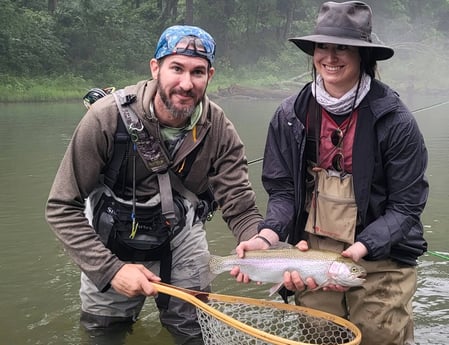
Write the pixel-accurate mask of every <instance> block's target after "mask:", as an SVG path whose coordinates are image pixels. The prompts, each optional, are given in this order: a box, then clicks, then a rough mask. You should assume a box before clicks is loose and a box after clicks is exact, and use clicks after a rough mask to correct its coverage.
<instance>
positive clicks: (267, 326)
mask: <svg viewBox="0 0 449 345" xmlns="http://www.w3.org/2000/svg"><path fill="white" fill-rule="evenodd" d="M207 304H208V305H210V306H211V307H213V308H215V309H217V310H219V311H220V312H222V313H224V314H226V315H228V316H230V317H232V318H234V319H236V320H238V321H241V322H243V323H245V324H246V325H249V326H251V327H254V328H255V329H257V330H260V331H264V332H267V333H269V334H272V335H275V336H277V337H281V338H284V339H288V340H289V341H290V342H289V343H291V344H321V345H331V344H332V345H335V344H351V345H357V344H359V343H360V342H359V341H357V339H356V338H357V334H356V332H354V331H353V330H352V329H351V328H348V324H346V325H343V324H341V323H340V324H339V323H338V321H337V322H336V320H335V319H333V318H332V317H330V318H323V315H325V314H318V315H314V314H313V313H308V312H307V310H306V309H307V308H300V307H297V308H296V309H294V308H290V309H289V310H283V309H277V308H274V307H273V305H265V306H263V305H251V304H247V303H235V302H224V301H216V300H209V301H208V302H207ZM279 304H282V303H279ZM197 314H198V319H199V323H200V326H201V330H202V332H203V340H204V342H205V344H206V345H220V344H223V345H233V344H235V345H245V344H251V345H256V344H257V345H261V344H281V342H279V343H277V342H267V341H266V340H263V339H261V338H259V337H256V336H255V335H251V334H248V333H246V332H243V331H240V330H239V329H237V328H235V327H233V326H230V325H228V324H226V323H224V322H222V321H220V320H218V319H216V318H215V317H214V316H212V315H210V314H209V313H207V312H205V311H203V310H201V309H199V308H197ZM329 315H330V314H329ZM338 319H339V318H338ZM354 327H355V326H354ZM356 330H357V329H356ZM282 344H285V342H282Z"/></svg>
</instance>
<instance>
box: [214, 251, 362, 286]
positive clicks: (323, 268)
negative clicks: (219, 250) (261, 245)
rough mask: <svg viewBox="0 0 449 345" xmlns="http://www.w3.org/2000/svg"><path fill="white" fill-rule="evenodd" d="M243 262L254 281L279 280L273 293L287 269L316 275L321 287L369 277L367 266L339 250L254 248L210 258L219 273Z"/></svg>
mask: <svg viewBox="0 0 449 345" xmlns="http://www.w3.org/2000/svg"><path fill="white" fill-rule="evenodd" d="M234 266H239V267H240V271H241V272H242V273H245V274H247V275H248V277H249V278H250V279H251V280H252V281H256V282H262V283H268V282H271V283H276V285H275V286H273V288H272V289H270V293H271V294H274V293H275V292H276V291H277V290H279V288H280V287H281V286H282V284H283V281H284V279H283V274H284V272H286V271H290V272H291V271H297V272H298V273H299V275H300V276H301V278H302V279H303V280H305V279H306V278H308V277H311V278H313V279H315V282H316V283H317V284H318V288H322V287H324V286H327V285H330V284H338V285H341V286H349V287H350V286H358V285H361V284H362V283H363V282H364V281H365V279H363V277H364V276H365V275H366V270H365V269H364V268H363V267H362V266H360V265H357V264H356V263H354V261H352V260H351V259H349V258H345V257H343V256H341V255H340V254H339V253H335V252H331V251H323V250H314V249H309V250H307V251H305V252H303V251H300V250H299V249H297V248H289V249H268V250H253V251H247V252H245V257H244V258H243V259H241V258H239V257H238V256H237V255H229V256H215V255H212V256H211V257H210V259H209V268H210V271H211V273H212V274H214V275H218V274H220V273H222V272H226V271H230V270H231V269H232V268H233V267H234Z"/></svg>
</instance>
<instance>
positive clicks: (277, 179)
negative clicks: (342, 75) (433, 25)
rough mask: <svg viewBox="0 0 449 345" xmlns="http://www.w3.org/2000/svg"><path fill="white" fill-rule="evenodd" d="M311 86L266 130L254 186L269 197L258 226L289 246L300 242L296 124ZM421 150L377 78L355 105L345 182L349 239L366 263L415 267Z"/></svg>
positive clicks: (300, 153) (301, 150) (301, 153)
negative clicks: (350, 189)
mask: <svg viewBox="0 0 449 345" xmlns="http://www.w3.org/2000/svg"><path fill="white" fill-rule="evenodd" d="M311 97H312V95H311V84H308V85H306V86H305V87H304V88H303V89H302V91H301V92H300V93H299V95H295V96H292V97H289V98H287V99H286V100H284V101H283V102H282V103H281V105H280V106H279V107H278V109H277V110H276V112H275V114H274V116H273V118H272V120H271V122H270V125H269V130H268V137H267V141H266V146H265V154H264V163H263V171H262V182H263V185H264V187H265V189H266V191H267V192H268V194H269V201H268V207H267V215H266V218H265V220H264V221H263V222H262V223H261V224H260V225H259V229H261V228H265V227H267V228H270V229H273V230H274V231H276V232H277V233H278V234H279V236H280V238H281V239H286V238H287V237H288V241H289V242H290V243H292V244H296V243H297V242H298V241H299V240H301V239H306V238H307V233H306V232H305V231H304V225H305V222H306V220H307V213H306V212H305V211H304V200H305V188H304V187H305V186H304V181H305V170H306V163H305V143H306V140H305V139H306V137H305V133H306V129H305V126H304V123H305V119H306V114H307V111H308V109H307V104H308V101H309V99H311ZM426 167H427V150H426V147H425V144H424V139H423V136H422V134H421V132H420V130H419V128H418V125H417V123H416V120H415V119H414V117H413V115H412V114H411V113H410V111H409V110H408V109H407V108H406V107H405V106H404V104H403V103H402V102H401V100H400V99H399V97H398V96H397V94H395V93H394V92H393V91H392V90H391V89H390V88H389V87H388V86H386V85H384V84H382V83H381V82H379V81H377V80H373V81H372V83H371V90H370V91H369V93H368V94H367V96H366V97H365V98H364V99H363V101H362V102H361V104H360V106H359V116H358V121H357V128H356V134H355V138H354V145H353V178H354V190H355V197H356V203H357V207H358V217H359V219H361V225H360V226H358V228H357V234H356V241H360V242H361V243H363V244H364V245H365V246H366V247H367V249H368V255H367V256H366V257H365V259H367V260H381V259H387V258H391V259H393V260H396V261H398V262H400V263H403V264H406V265H416V264H417V258H418V257H419V256H420V255H422V254H423V253H424V252H425V251H426V249H427V243H426V241H425V240H424V237H423V226H422V224H421V221H420V216H421V213H422V212H423V209H424V206H425V204H426V201H427V196H428V189H429V186H428V182H427V179H426V177H425V175H424V173H425V170H426Z"/></svg>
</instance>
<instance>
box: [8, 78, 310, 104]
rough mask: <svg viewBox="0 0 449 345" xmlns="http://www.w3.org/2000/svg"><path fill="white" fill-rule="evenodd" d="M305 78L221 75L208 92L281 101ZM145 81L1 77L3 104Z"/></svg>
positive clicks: (62, 97)
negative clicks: (248, 77) (99, 81)
mask: <svg viewBox="0 0 449 345" xmlns="http://www.w3.org/2000/svg"><path fill="white" fill-rule="evenodd" d="M302 78H304V76H299V77H297V78H293V79H290V80H282V79H281V77H280V76H278V77H273V76H266V75H264V76H262V77H260V78H257V77H255V78H253V79H242V78H235V77H233V76H231V75H226V74H222V75H221V76H216V77H214V78H213V80H212V81H211V82H210V83H209V86H208V90H207V93H208V95H209V96H210V97H211V98H213V99H214V98H223V97H247V98H258V99H266V98H268V99H279V98H284V97H286V96H288V95H290V94H291V93H293V92H294V91H295V90H298V89H299V88H300V87H301V86H302V85H303V84H304V81H303V80H300V79H302ZM142 79H144V77H141V76H126V77H122V78H117V80H115V81H114V82H113V83H108V82H105V83H104V82H102V83H98V82H95V81H92V80H86V79H83V78H82V77H78V76H74V75H71V74H68V75H62V76H56V77H34V78H26V77H13V76H2V82H1V83H0V103H12V102H14V103H17V102H55V101H72V100H80V99H81V98H82V97H83V96H84V95H85V94H86V93H87V91H88V90H89V89H91V88H93V87H100V88H104V87H108V86H114V87H115V88H117V89H118V88H122V87H125V86H126V85H132V84H135V83H136V82H138V81H139V80H142ZM103 83H104V85H103ZM260 85H263V87H261V86H260Z"/></svg>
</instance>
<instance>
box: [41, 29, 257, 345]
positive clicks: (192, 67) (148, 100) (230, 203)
mask: <svg viewBox="0 0 449 345" xmlns="http://www.w3.org/2000/svg"><path fill="white" fill-rule="evenodd" d="M214 58H215V42H214V40H213V38H212V37H211V36H210V35H209V34H208V33H207V32H205V31H204V30H202V29H200V28H198V27H193V26H173V27H170V28H168V29H166V30H165V31H164V32H163V33H162V35H161V37H160V39H159V42H158V44H157V48H156V51H155V54H154V58H153V59H151V61H150V70H151V75H152V80H150V81H141V82H139V83H138V84H136V85H133V86H128V87H126V88H125V89H124V91H123V92H121V93H116V94H112V95H106V96H105V97H103V98H101V99H99V100H98V101H96V102H95V104H93V105H92V106H91V107H90V108H89V110H88V111H87V113H86V115H85V116H84V117H83V119H82V120H81V122H80V123H79V125H78V127H77V128H76V130H75V133H74V135H73V138H72V141H71V143H70V144H69V146H68V148H67V152H66V154H65V156H64V158H63V160H62V162H61V166H60V167H59V170H58V172H57V174H56V177H55V180H54V184H53V187H52V189H51V191H50V195H49V199H48V204H47V209H46V217H47V221H48V222H49V224H50V226H51V227H52V229H53V231H54V232H55V234H56V236H57V237H58V238H59V239H60V240H61V241H62V243H63V245H64V248H65V249H66V251H67V253H68V254H69V255H70V257H71V258H72V259H73V260H74V262H75V263H76V264H77V265H78V266H79V267H80V269H81V271H82V274H81V288H80V297H81V323H82V324H83V325H84V326H85V327H86V328H87V329H88V330H99V329H105V330H108V329H111V328H115V329H117V328H120V327H121V326H123V325H130V324H132V323H133V322H134V321H136V319H137V317H138V315H139V312H140V310H141V308H142V306H143V303H144V301H145V297H146V296H154V295H156V290H155V288H154V287H153V285H152V284H151V282H159V281H160V280H161V277H160V276H164V277H165V278H164V277H162V280H163V281H165V282H168V283H171V284H173V285H177V286H181V287H184V288H191V289H197V290H198V289H201V288H203V289H208V287H207V286H203V284H202V282H203V281H205V280H206V278H205V275H206V274H207V271H206V269H207V268H206V267H205V265H204V264H201V260H199V258H200V257H204V254H208V247H207V242H206V237H205V231H204V221H205V217H204V212H201V210H202V209H203V208H204V207H203V208H202V207H200V206H204V205H209V206H210V205H211V204H212V202H211V200H214V201H213V202H216V203H217V204H218V206H219V207H220V209H221V212H222V216H223V219H224V220H225V222H226V223H227V224H228V226H229V228H230V229H231V231H232V232H233V234H234V235H235V237H236V239H237V241H238V242H240V241H244V240H248V239H250V238H252V237H253V236H255V235H256V234H257V225H258V223H259V222H260V221H261V215H260V214H259V211H258V209H257V206H256V204H255V193H254V192H253V190H252V189H251V184H250V182H249V179H248V171H247V161H246V157H245V153H244V146H243V144H242V142H241V140H240V138H239V136H238V134H237V132H236V130H235V128H234V126H233V125H232V123H231V122H230V121H229V120H228V119H227V118H226V116H225V114H224V112H223V110H222V109H221V108H220V107H218V106H217V105H216V104H215V103H213V102H211V101H210V100H209V99H208V97H207V96H206V94H205V92H206V88H207V85H208V83H209V81H210V80H211V78H212V77H213V75H214V72H215V70H214V68H213V67H212V63H213V61H214ZM118 103H120V104H118ZM121 112H123V113H126V114H127V116H128V117H126V116H124V117H123V120H122V118H121V114H120V113H121ZM130 114H131V115H130ZM133 114H134V115H135V116H136V119H137V122H138V125H136V124H135V123H124V125H125V127H127V128H128V131H130V132H131V134H132V135H131V137H132V138H133V143H131V145H129V149H128V148H127V154H126V155H125V156H126V157H127V159H126V161H125V162H124V163H123V164H122V162H120V165H124V167H121V168H120V169H119V172H116V174H115V175H114V174H113V173H112V174H111V173H110V170H114V169H111V166H112V165H113V161H114V151H118V147H119V140H118V138H117V135H116V132H117V131H118V128H119V126H120V124H121V122H120V121H123V122H126V121H127V119H129V118H132V115H133ZM143 127H144V129H143V130H142V128H143ZM142 133H146V139H145V138H144V139H145V140H141V137H140V136H141V135H142ZM148 143H149V144H150V146H151V147H150V148H148V147H147V146H149V144H148ZM141 151H143V152H141ZM142 157H143V158H142ZM120 165H119V166H120ZM111 176H112V178H111ZM114 176H115V177H114ZM167 177H168V178H167ZM111 180H112V183H111ZM167 181H168V182H167ZM171 191H173V194H172V193H171ZM205 195H211V196H212V197H209V198H207V197H204V196H205ZM192 196H193V197H192ZM196 198H198V199H199V200H198V199H196ZM86 199H87V203H86V202H85V200H86ZM202 199H205V200H206V201H208V202H205V201H201V200H202ZM86 204H87V206H88V207H87V208H86V207H85V206H86ZM167 205H168V210H167ZM198 205H199V206H198ZM173 206H174V207H173ZM173 208H174V210H175V212H173ZM85 209H86V210H85ZM206 209H207V207H206ZM209 209H210V207H209ZM170 211H172V212H171V213H170ZM85 212H86V214H85ZM169 214H172V217H168V216H167V215H169ZM173 214H175V215H176V216H175V217H173ZM86 215H87V217H86ZM125 216H126V217H125ZM167 224H168V225H167ZM167 243H169V245H168V246H167ZM142 248H144V249H142ZM167 267H168V269H167ZM166 297H167V296H163V295H158V296H157V297H156V302H157V304H158V308H159V311H160V320H161V322H162V324H163V325H164V326H165V327H166V328H167V329H168V330H169V331H170V333H171V334H172V335H173V336H174V339H175V342H176V343H178V344H187V343H188V344H194V343H195V344H197V343H202V339H201V331H200V328H199V325H198V323H197V320H196V313H195V309H194V307H192V306H191V305H188V304H187V303H185V302H182V301H180V300H178V299H176V298H166ZM112 326H114V327H112Z"/></svg>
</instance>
